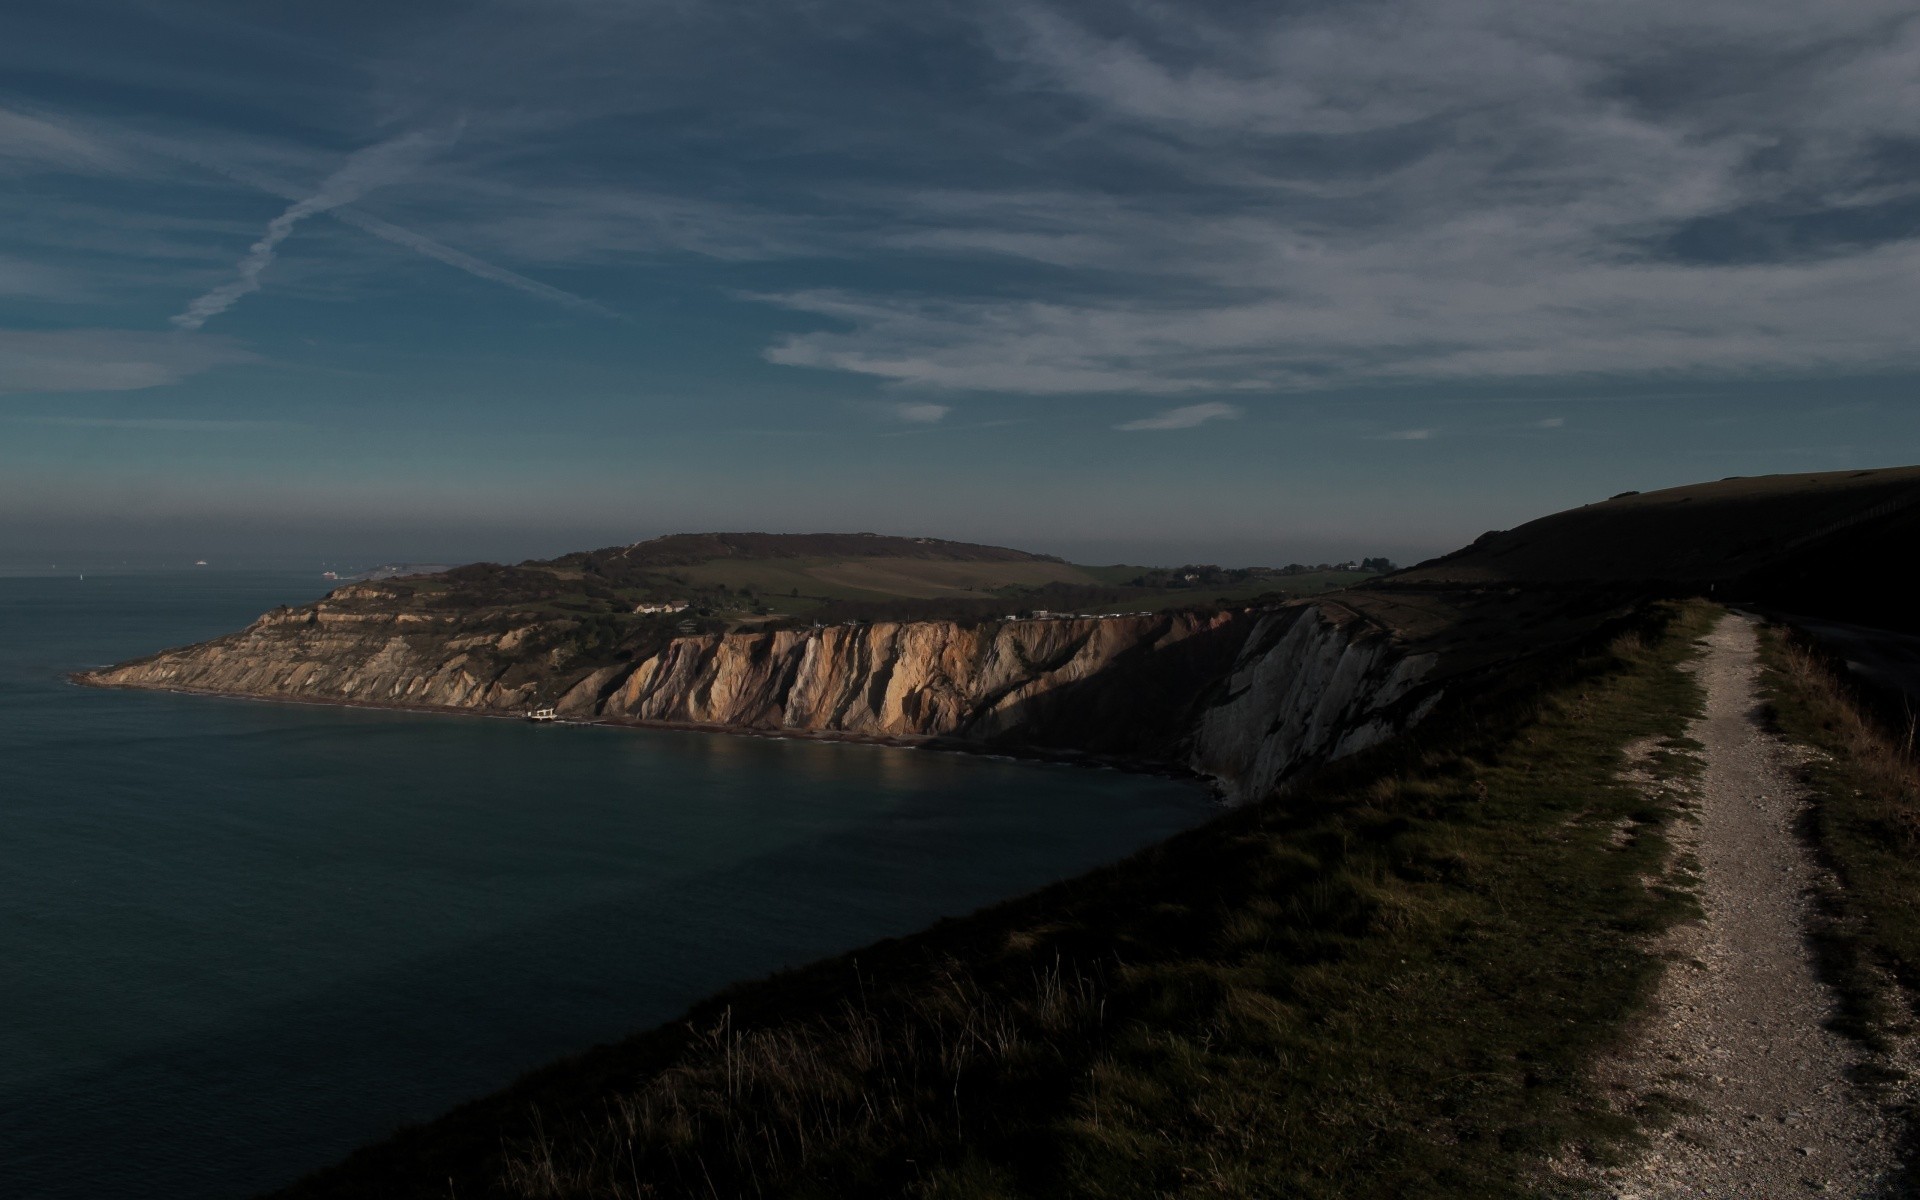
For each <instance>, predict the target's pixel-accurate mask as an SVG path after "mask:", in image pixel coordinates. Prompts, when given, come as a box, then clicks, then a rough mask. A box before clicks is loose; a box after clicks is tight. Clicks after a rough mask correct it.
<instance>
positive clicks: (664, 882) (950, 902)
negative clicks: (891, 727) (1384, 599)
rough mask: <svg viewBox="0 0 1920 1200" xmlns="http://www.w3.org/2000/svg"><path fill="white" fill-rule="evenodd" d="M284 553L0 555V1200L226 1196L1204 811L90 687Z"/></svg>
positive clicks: (1027, 777) (712, 750) (964, 764)
mask: <svg viewBox="0 0 1920 1200" xmlns="http://www.w3.org/2000/svg"><path fill="white" fill-rule="evenodd" d="M320 590H321V589H320V586H319V581H317V580H314V579H312V578H311V577H310V576H309V575H300V576H295V575H290V574H242V573H212V572H205V571H203V572H198V573H183V574H172V575H132V576H119V577H98V576H96V577H89V578H87V579H86V580H84V581H81V580H77V579H74V578H72V577H67V578H0V1196H7V1197H15V1198H20V1197H54V1196H58V1197H76V1198H78V1197H85V1198H87V1200H111V1198H114V1197H140V1198H143V1200H144V1198H149V1197H182V1198H185V1197H192V1198H194V1200H202V1198H214V1200H217V1198H219V1197H224V1196H242V1195H246V1194H248V1193H249V1192H251V1191H253V1190H255V1189H259V1188H264V1187H268V1186H271V1185H273V1184H276V1183H280V1182H284V1181H287V1180H289V1179H291V1178H292V1177H294V1176H296V1175H298V1174H300V1173H301V1172H302V1171H304V1170H306V1169H308V1168H310V1167H313V1166H317V1165H320V1164H323V1163H325V1162H328V1161H331V1160H332V1159H334V1158H335V1157H338V1156H339V1155H340V1154H342V1153H343V1152H345V1151H346V1150H349V1149H351V1148H352V1147H353V1146H355V1145H357V1144H359V1143H361V1142H363V1141H366V1140H368V1139H370V1138H372V1137H376V1136H378V1135H380V1134H382V1133H383V1132H385V1131H387V1130H389V1129H391V1128H393V1127H394V1126H395V1125H397V1124H399V1123H401V1122H403V1121H408V1120H417V1119H420V1118H424V1117H428V1116H432V1115H434V1114H435V1113H437V1112H439V1111H441V1110H443V1109H444V1108H446V1107H448V1106H450V1105H451V1104H453V1103H455V1102H457V1101H459V1100H462V1099H464V1098H467V1097H469V1096H472V1095H475V1094H478V1093H481V1092H485V1091H488V1090H491V1089H493V1088H495V1087H497V1086H499V1085H501V1084H504V1083H505V1082H507V1081H508V1080H509V1079H511V1078H512V1077H513V1076H514V1075H516V1074H517V1073H519V1072H520V1071H522V1070H524V1069H526V1068H528V1067H531V1066H534V1065H536V1064H538V1063H540V1062H543V1061H545V1060H547V1059H549V1058H552V1057H555V1056H557V1055H560V1054H563V1053H566V1052H568V1051H571V1050H575V1049H578V1048H581V1047H584V1046H586V1045H589V1044H591V1043H594V1042H596V1041H604V1040H607V1039H610V1038H613V1037H616V1036H618V1035H620V1034H622V1033H624V1032H627V1031H630V1030H633V1029H635V1028H640V1027H645V1026H647V1025H651V1024H655V1023H658V1022H659V1021H661V1020H664V1019H667V1018H670V1017H672V1016H673V1015H675V1014H676V1013H677V1012H678V1011H679V1010H680V1009H681V1008H683V1007H684V1006H685V1005H686V1004H687V1003H688V1002H690V1001H692V1000H694V999H696V998H698V997H699V996H701V995H703V994H705V993H707V992H709V991H712V990H713V989H714V988H715V987H717V986H719V985H721V984H724V983H727V982H730V981H732V980H735V979H740V978H744V977H751V976H756V975H761V974H765V973H766V972H768V971H770V970H773V969H775V968H777V967H780V966H783V965H788V964H793V963H797V962H802V961H805V960H808V959H811V958H816V957H819V956H821V955H824V954H828V953H831V952H835V951H839V950H844V949H849V948H852V947H855V946H858V945H861V944H863V943H865V942H868V941H871V940H873V939H875V938H878V937H881V936H884V935H888V934H898V933H904V932H906V931H909V930H912V929H915V928H917V927H919V926H922V925H925V924H927V923H928V922H930V921H931V920H932V919H933V918H935V917H938V916H941V915H945V914H957V913H963V912H967V911H970V910H972V909H974V908H977V907H979V906H980V905H982V904H985V903H987V902H990V901H992V900H995V899H997V898H1000V897H1004V896H1008V895H1011V894H1014V893H1017V892H1020V891H1023V890H1026V889H1029V888H1031V887H1034V886H1036V885H1038V884H1041V883H1043V882H1046V881H1048V880H1051V879H1055V878H1059V877H1061V876H1065V875H1068V874H1072V873H1074V872H1076V871H1078V870H1080V869H1082V868H1084V867H1088V866H1091V865H1093V864H1096V863H1100V862H1103V861H1108V860H1111V859H1114V858H1117V857H1120V856H1122V855H1124V854H1125V853H1127V852H1128V851H1130V850H1132V849H1134V848H1136V847H1138V846H1140V845H1143V844H1145V843H1147V842H1149V841H1152V840H1155V839H1158V838H1160V837H1163V836H1165V835H1167V834H1169V833H1171V832H1173V831H1175V830H1177V829H1180V828H1183V827H1185V826H1188V825H1191V824H1193V823H1194V822H1195V821H1197V820H1199V819H1201V818H1202V817H1203V816H1204V815H1205V813H1206V811H1207V807H1206V804H1205V801H1204V799H1203V798H1202V797H1201V796H1199V795H1198V794H1197V793H1196V792H1195V791H1194V790H1192V789H1189V788H1187V787H1185V786H1182V785H1177V784H1174V783H1171V782H1168V781H1163V780H1156V779H1151V778H1144V777H1138V776H1127V775H1120V774H1114V773H1109V772H1099V771H1085V770H1074V769H1070V768H1059V767H1037V766H1031V765H1023V764H1014V763H1002V762H994V761H990V760H982V759H977V758H966V757H961V756H956V755H946V754H932V753H923V752H913V751H903V750H889V749H878V748H870V747H850V746H829V745H819V744H810V743H805V742H777V741H763V740H757V739H749V738H727V737H716V736H705V735H695V734H671V733H650V732H634V731H626V730H607V729H590V728H562V729H552V728H538V727H534V726H528V725H524V724H520V723H517V722H510V721H490V720H478V719H474V718H461V717H440V716H427V715H412V714H403V713H386V712H362V711H353V710H349V709H335V708H324V707H303V706H293V705H278V704H262V703H249V702H246V701H237V700H217V699H196V698H186V697H177V696H166V695H153V694H140V693H126V692H101V691H93V690H88V689H81V688H75V687H71V686H69V685H67V684H65V683H64V682H63V681H62V675H63V673H65V672H67V671H69V670H71V669H73V668H76V667H81V666H89V665H94V664H99V663H104V662H109V661H113V660H116V659H120V658H124V657H130V656H132V655H135V654H138V653H143V652H146V651H150V650H153V649H156V648H158V647H161V646H165V645H176V644H179V643H182V642H187V641H193V640H197V639H200V638H203V637H207V636H210V635H212V634H215V633H220V632H224V631H226V630H229V629H233V628H235V627H237V626H239V625H240V624H242V623H244V622H245V621H247V620H249V619H251V618H252V617H253V616H254V615H255V614H257V613H259V612H260V611H262V610H264V609H266V608H268V607H271V606H272V605H274V604H277V603H281V602H300V601H303V600H308V599H311V598H313V597H314V596H315V595H316V594H317V593H318V592H319V591H320Z"/></svg>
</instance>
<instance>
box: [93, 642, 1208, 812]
mask: <svg viewBox="0 0 1920 1200" xmlns="http://www.w3.org/2000/svg"><path fill="white" fill-rule="evenodd" d="M66 680H67V682H68V683H69V684H71V685H73V686H75V687H83V688H96V689H98V690H100V691H103V692H158V693H164V694H167V695H174V696H205V697H211V698H213V699H219V700H247V701H255V702H258V703H263V704H312V705H320V706H323V707H327V708H362V709H377V710H382V711H386V712H410V713H421V714H424V715H434V716H449V717H481V718H486V719H491V720H497V721H520V722H525V721H526V718H525V716H524V715H523V714H520V713H511V712H499V711H494V710H487V709H477V708H464V707H460V706H456V705H449V704H399V703H394V702H392V701H383V700H346V699H338V698H334V697H330V696H273V695H263V694H261V693H258V692H222V691H215V690H213V689H210V688H188V687H148V686H144V685H141V684H125V683H106V682H103V681H101V680H100V679H97V678H94V677H93V674H92V672H91V671H69V672H67V673H66ZM555 724H563V725H573V726H594V727H600V728H606V729H642V730H654V731H657V732H664V733H701V734H724V735H726V736H729V737H754V738H763V739H767V740H771V741H782V740H791V741H809V742H832V743H838V744H841V745H848V746H886V747H891V748H893V749H897V750H935V751H945V752H947V753H952V754H969V755H976V756H979V757H983V758H1000V759H1006V760H1009V761H1013V762H1031V763H1046V764H1050V765H1053V766H1069V767H1085V768H1089V769H1094V770H1106V771H1120V772H1123V773H1125V774H1129V775H1152V776H1156V777H1158V778H1161V779H1173V780H1179V781H1181V782H1185V783H1194V784H1198V785H1200V786H1201V787H1202V788H1204V789H1205V790H1206V793H1207V798H1208V800H1209V801H1210V802H1211V803H1212V804H1214V805H1216V806H1220V807H1227V806H1228V805H1227V801H1226V797H1225V794H1224V793H1223V792H1222V791H1221V788H1220V785H1219V782H1218V781H1217V780H1215V779H1213V778H1211V777H1209V776H1206V775H1202V774H1200V773H1199V772H1197V771H1194V770H1192V769H1190V768H1188V767H1183V766H1181V765H1179V764H1177V763H1166V762H1155V761H1150V760H1143V759H1130V758H1121V757H1119V756H1116V755H1106V754H1090V753H1088V752H1086V751H1084V750H1064V749H1047V748H1044V747H1032V746H996V745H989V744H986V743H982V742H972V741H967V740H966V739H964V738H955V737H943V736H939V735H935V734H904V735H903V734H891V735H889V734H865V733H847V732H844V731H840V730H826V729H756V728H753V727H750V726H743V725H715V724H703V723H700V722H697V721H642V720H613V719H609V718H606V717H562V718H560V719H559V720H558V721H556V722H555Z"/></svg>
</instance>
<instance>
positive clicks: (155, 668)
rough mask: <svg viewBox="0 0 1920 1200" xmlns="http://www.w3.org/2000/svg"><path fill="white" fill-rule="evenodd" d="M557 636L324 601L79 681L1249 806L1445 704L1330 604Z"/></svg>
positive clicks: (1414, 670) (536, 627) (1396, 655)
mask: <svg viewBox="0 0 1920 1200" xmlns="http://www.w3.org/2000/svg"><path fill="white" fill-rule="evenodd" d="M339 595H340V594H339V593H336V597H338V596H339ZM353 599H356V600H362V601H364V600H365V599H366V598H365V597H353ZM542 633H543V623H542V620H541V619H539V618H536V617H529V618H527V619H526V620H525V621H524V622H520V623H513V622H508V623H507V624H506V625H505V626H504V627H494V628H488V629H483V630H474V629H469V628H466V627H464V626H463V625H462V624H461V623H460V621H459V619H458V618H456V617H451V616H449V617H440V616H435V615H433V614H423V613H419V612H396V613H386V612H380V611H378V610H377V609H374V610H372V611H368V610H366V609H365V608H360V609H358V610H356V609H355V608H354V607H352V606H344V607H343V606H340V605H335V604H330V603H328V602H325V601H323V602H321V603H320V604H318V605H314V606H310V607H308V608H304V609H294V610H283V611H276V612H274V613H269V614H267V615H266V616H264V617H262V618H260V619H259V620H258V621H255V622H254V623H253V624H252V625H250V626H248V627H247V628H246V629H244V630H242V631H240V632H238V633H234V634H230V635H228V636H226V637H222V638H217V639H215V640H213V641H210V642H205V643H202V644H200V645H197V646H188V647H184V648H181V649H177V650H169V651H164V652H162V653H160V654H157V655H154V656H152V657H150V658H146V659H140V660H136V661H134V662H130V663H123V664H121V665H119V666H115V667H109V668H105V669H103V670H100V671H97V672H93V673H91V674H90V675H88V676H86V677H84V679H83V681H84V682H88V683H94V684H98V685H102V686H110V687H135V688H165V689H175V690H183V691H203V692H223V693H234V694H240V695H252V696H267V697H277V698H284V699H312V700H326V701H336V702H338V701H345V702H353V703H363V704H393V705H403V706H410V707H438V708H455V709H470V710H476V711H495V712H501V711H518V710H522V709H526V708H529V707H531V706H533V704H534V703H536V701H540V700H543V699H544V700H552V701H553V702H554V703H555V704H556V707H558V708H559V709H560V710H561V711H562V712H563V713H566V714H569V715H573V716H577V717H581V718H588V719H602V720H613V721H634V722H658V723H679V724H692V725H703V726H714V727H721V728H728V729H739V730H766V731H788V732H796V733H839V734H849V735H855V736H861V737H874V738H907V739H914V738H958V739H965V740H970V741H980V742H989V743H995V744H1006V745H1024V746H1031V747H1041V748H1049V749H1059V750H1078V751H1087V752H1093V753H1099V754H1107V755H1114V756H1118V757H1123V758H1128V759H1131V760H1134V761H1140V762H1151V763H1161V764H1166V765H1174V766H1183V767H1187V768H1190V769H1192V770H1195V771H1197V772H1199V773H1201V774H1204V775H1208V776H1211V777H1213V778H1215V779H1217V780H1218V781H1219V782H1220V786H1221V787H1222V789H1223V790H1224V791H1225V793H1226V794H1227V795H1228V796H1229V797H1230V798H1232V799H1235V800H1245V799H1251V798H1255V797H1258V796H1261V795H1264V794H1266V793H1267V792H1268V791H1270V790H1272V788H1274V787H1275V786H1277V785H1279V784H1282V783H1284V782H1285V781H1286V780H1287V779H1288V778H1289V777H1291V776H1292V775H1294V774H1297V773H1298V772H1299V771H1300V770H1302V769H1304V768H1305V767H1306V766H1308V765H1311V764H1312V763H1314V762H1319V761H1324V760H1326V759H1328V758H1332V757H1337V756H1338V755H1340V754H1344V753H1350V752H1351V751H1353V750H1355V749H1359V748H1361V747H1363V746H1366V745H1370V744H1372V743H1373V742H1376V741H1379V740H1381V739H1382V738H1385V737H1387V736H1390V735H1391V734H1393V733H1395V732H1398V731H1399V730H1400V729H1402V728H1405V727H1406V725H1407V724H1410V723H1411V722H1412V721H1414V720H1418V719H1419V717H1420V716H1422V715H1424V713H1425V711H1426V707H1427V706H1430V704H1431V697H1428V698H1427V699H1426V701H1425V703H1424V704H1422V703H1420V702H1419V701H1420V696H1419V695H1418V693H1419V690H1420V689H1419V682H1420V680H1421V678H1422V677H1423V676H1424V675H1425V674H1426V672H1427V670H1428V669H1429V667H1430V666H1431V656H1412V655H1408V654H1407V653H1406V652H1405V650H1404V648H1402V647H1400V646H1399V645H1398V644H1397V643H1395V642H1394V641H1393V640H1392V639H1391V638H1389V637H1388V636H1386V635H1385V634H1382V633H1379V632H1378V631H1375V630H1371V629H1369V628H1367V627H1365V626H1363V625H1361V624H1360V623H1358V622H1354V621H1346V622H1342V621H1340V620H1337V619H1335V618H1334V617H1332V616H1330V615H1328V613H1327V612H1325V611H1323V610H1322V609H1321V608H1319V607H1318V606H1314V605H1301V606H1294V607H1288V608H1282V609H1277V610H1270V611H1266V612H1257V613H1222V614H1217V615H1210V616H1201V615H1194V614H1172V615H1153V616H1138V617H1108V618H1078V619H1063V620H1040V621H998V622H989V623H985V624H981V625H977V626H963V625H959V624H956V623H954V622H948V621H921V622H909V623H889V622H883V623H877V624H871V625H854V626H834V627H829V628H823V629H811V630H807V629H801V630H785V631H777V632H770V633H733V634H714V635H708V636H699V637H682V638H676V639H674V640H672V641H670V642H668V643H667V644H666V646H665V648H664V649H663V650H661V652H660V653H658V654H655V655H652V656H650V657H647V658H644V659H642V660H640V661H638V662H632V663H620V664H615V665H603V666H598V667H594V668H592V669H587V668H577V669H571V670H569V669H568V668H566V667H565V666H564V665H563V663H562V662H560V661H557V657H558V652H553V653H550V654H548V655H546V656H545V657H542V656H541V655H540V654H539V653H538V647H539V646H540V645H542V644H543V643H542V640H541V639H542Z"/></svg>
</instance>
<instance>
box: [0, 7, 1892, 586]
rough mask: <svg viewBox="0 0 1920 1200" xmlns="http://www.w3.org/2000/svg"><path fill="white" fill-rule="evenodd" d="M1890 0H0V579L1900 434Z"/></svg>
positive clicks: (1314, 528)
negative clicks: (181, 558) (136, 558)
mask: <svg viewBox="0 0 1920 1200" xmlns="http://www.w3.org/2000/svg"><path fill="white" fill-rule="evenodd" d="M1916 113H1920V12H1917V11H1916V10H1915V9H1914V8H1913V6H1912V4H1911V3H1910V0H1898V2H1883V0H1822V2H1819V3H1815V2H1813V0H1796V2H1792V3H1783V2H1780V0H1737V2H1736V0H1694V2H1693V3H1690V4H1685V5H1676V4H1672V3H1670V2H1667V0H1661V2H1658V3H1655V2H1652V0H1613V2H1611V3H1608V4H1604V5H1602V4H1583V5H1564V4H1541V3H1538V2H1537V0H1418V2H1414V0H1377V2H1366V0H1345V2H1342V3H1338V4H1319V3H1274V4H1264V5H1250V4H1245V3H1206V2H1204V0H1183V2H1181V3H1178V4H1173V3H1159V2H1157V0H1106V2H1103V3H1069V2H1050V0H974V2H969V3H946V2H943V0H922V2H919V3H914V4H899V3H879V2H873V3H869V2H866V0H843V2H826V0H786V2H783V3H745V2H732V0H707V2H704V3H695V2H692V0H662V2H657V3H650V2H638V0H482V2H466V3H452V2H443V0H411V2H409V3H406V4H393V3H390V2H381V3H369V2H363V0H328V2H327V3H311V2H307V0H284V2H282V3H276V4H272V5H262V4H257V3H206V2H200V3H195V2H192V0H56V2H49V0H9V3H8V4H6V5H5V6H4V8H3V9H0V563H3V562H6V561H12V560H19V561H26V560H31V559H37V558H40V557H50V556H62V557H67V558H77V557H86V556H93V557H100V556H112V555H158V556H162V557H166V556H175V555H191V556H193V557H209V558H212V559H216V560H222V561H225V560H234V559H237V558H241V557H245V556H259V555H263V554H276V555H280V556H282V557H286V558H288V559H295V560H304V559H306V558H312V559H314V560H315V561H318V560H321V559H328V560H333V559H343V558H344V559H352V558H355V557H362V558H367V559H382V558H406V559H412V560H415V561H427V560H431V561H452V560H462V559H468V558H497V559H503V560H515V559H519V558H524V557H530V556H545V555H551V554H557V553H561V552H564V551H567V550H571V549H576V548H581V547H585V546H596V545H606V544H613V543H619V542H627V541H633V540H636V539H638V538H642V537H648V536H654V535H657V534H661V533H667V532H674V531H681V530H711V529H766V530H775V531H809V530H847V531H853V530H871V531H876V532H885V533H903V534H923V535H932V536H941V537H950V538H962V539H967V540H977V541H989V542H997V543H1002V544H1010V545H1017V546H1021V547H1024V548H1028V549H1033V550H1039V551H1045V552H1051V553H1058V554H1064V555H1066V556H1068V557H1070V558H1074V559H1077V560H1080V561H1093V562H1115V561H1130V562H1151V563H1175V562H1188V561H1217V562H1222V563H1230V564H1250V563H1273V562H1286V561H1291V560H1301V561H1308V562H1314V561H1323V560H1336V559H1344V558H1350V557H1359V556H1361V555H1373V554H1387V555H1389V556H1392V557H1394V558H1396V559H1398V560H1400V561H1410V560H1413V559H1417V558H1420V557H1424V556H1426V555H1429V554H1433V553H1437V552H1441V551H1444V550H1447V549H1451V548H1452V547H1454V546H1457V545H1459V544H1461V543H1463V542H1465V541H1468V540H1471V539H1472V538H1473V537H1475V536H1477V535H1478V534H1479V533H1481V532H1482V531H1484V530H1487V529H1491V528H1506V527H1510V526H1512V525H1514V524H1517V523H1519V522H1521V521H1524V520H1527V519H1529V518H1531V517H1534V516H1539V515H1542V514H1544V513H1546V512H1550V511H1554V510H1557V509H1561V508H1566V507H1570V506H1573V505H1578V504H1582V503H1586V502H1589V501H1592V500H1596V499H1600V498H1604V497H1605V496H1607V495H1610V494H1613V493H1615V492H1619V491H1625V490H1628V489H1640V490H1646V489H1650V488H1655V487H1660V486H1666V485H1672V484H1680V483H1687V482H1695V481H1699V480H1704V479H1717V478H1721V477H1724V476H1728V475H1756V474H1765V473H1773V472H1788V471H1816V470H1837V469H1855V468H1861V467H1872V466H1892V465H1903V464H1908V463H1913V462H1920V405H1916V402H1915V401H1916V383H1917V382H1920V338H1916V337H1915V336H1914V326H1915V317H1916V314H1920V125H1916V121H1915V114H1916Z"/></svg>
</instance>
